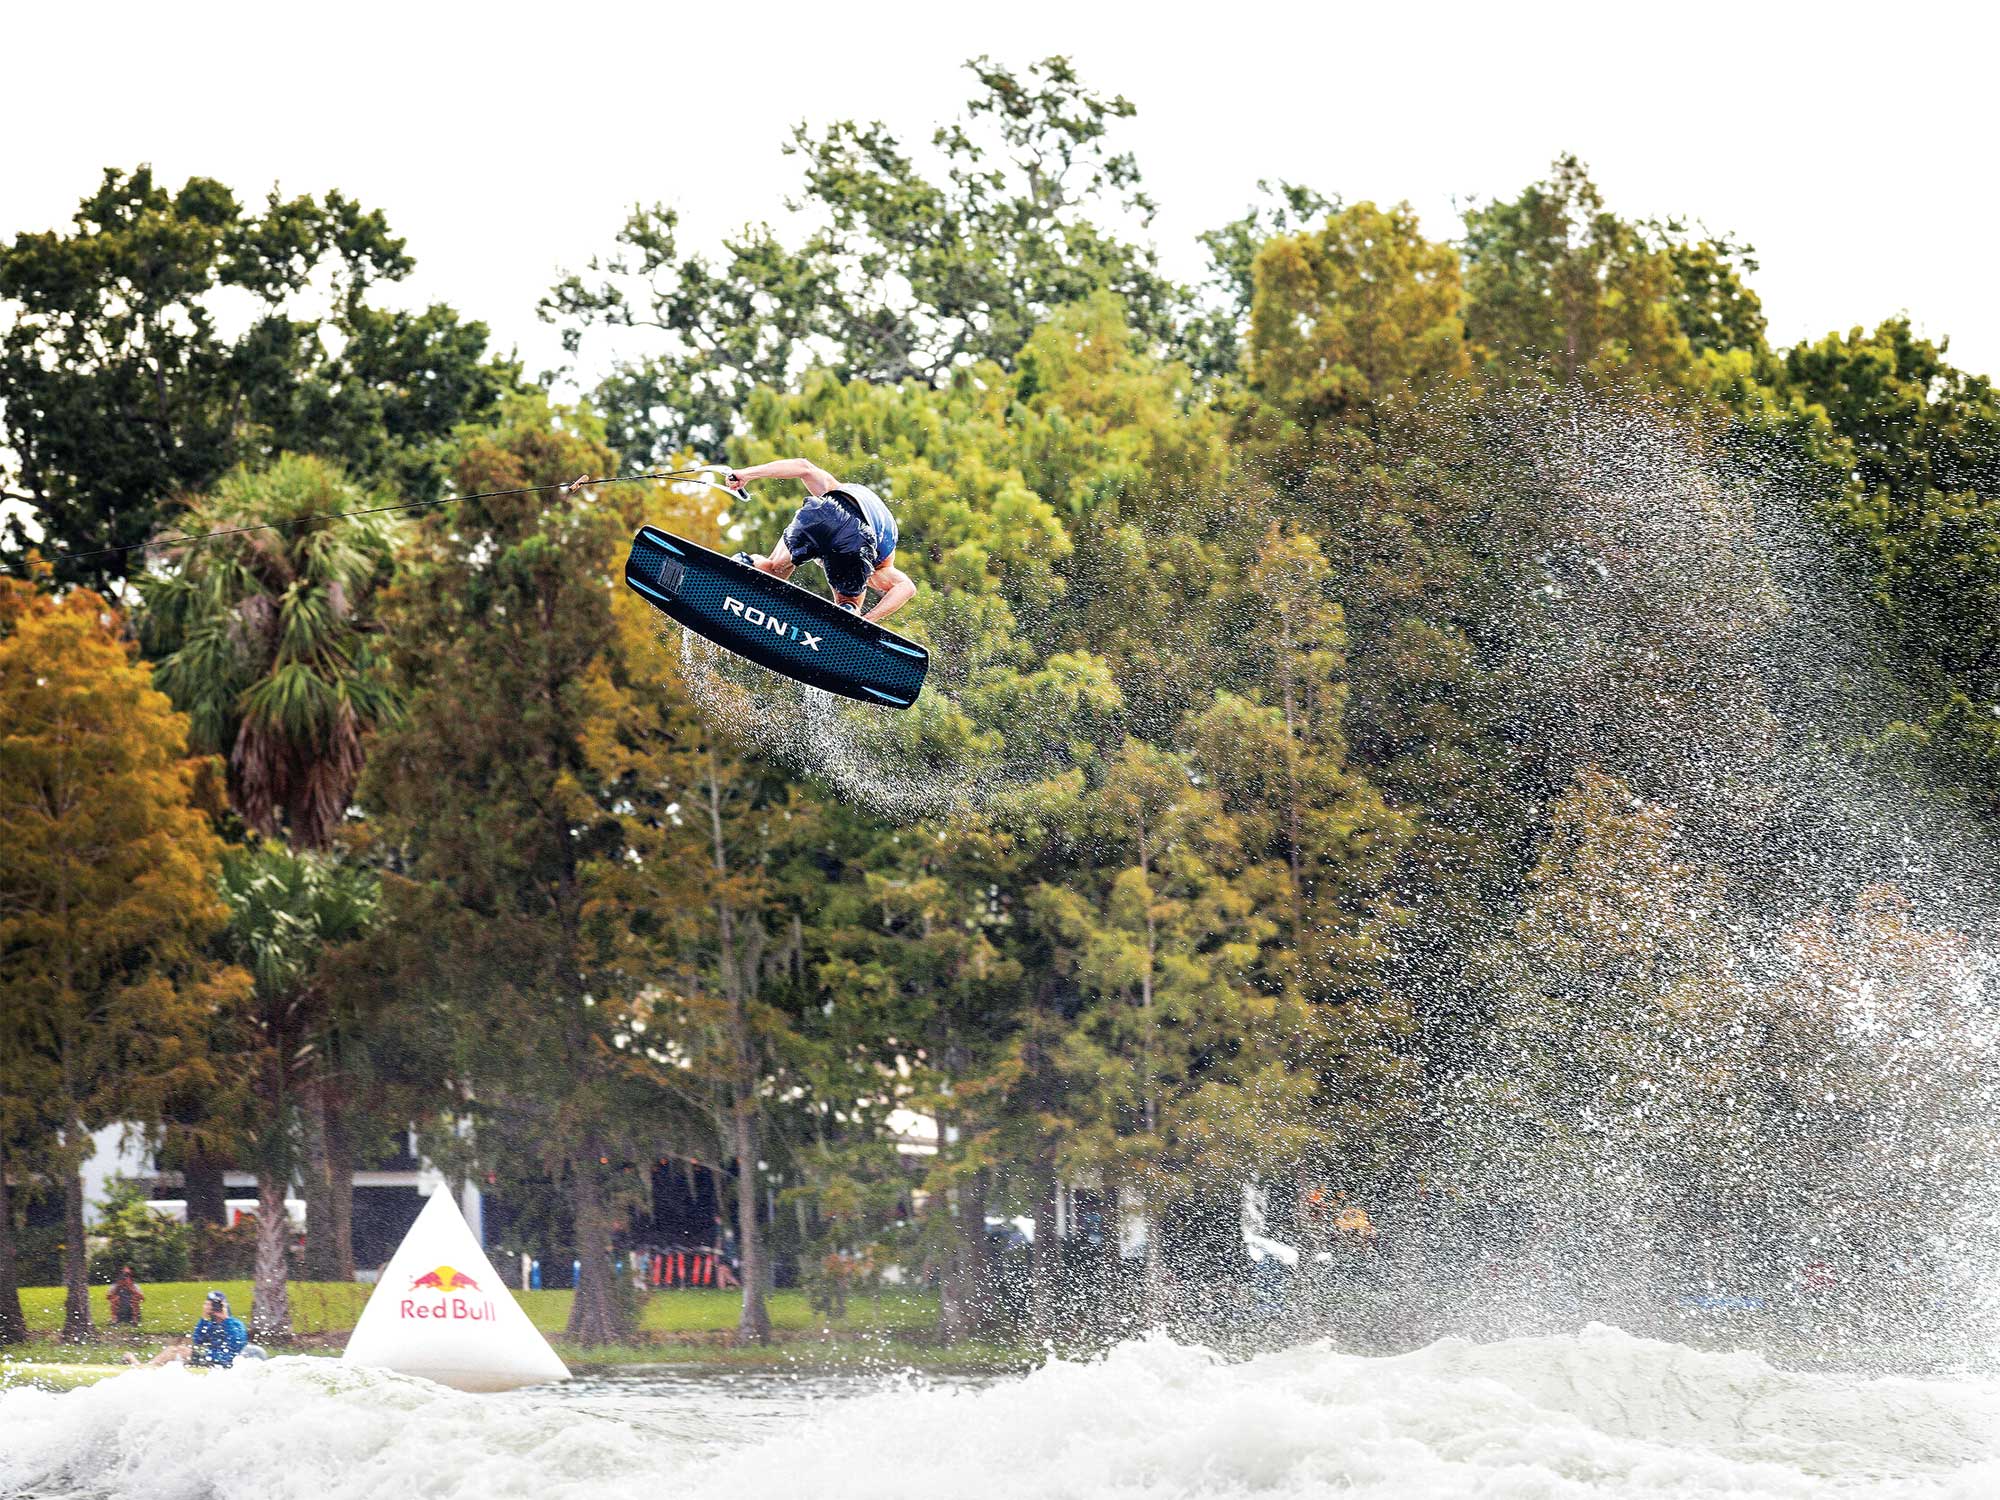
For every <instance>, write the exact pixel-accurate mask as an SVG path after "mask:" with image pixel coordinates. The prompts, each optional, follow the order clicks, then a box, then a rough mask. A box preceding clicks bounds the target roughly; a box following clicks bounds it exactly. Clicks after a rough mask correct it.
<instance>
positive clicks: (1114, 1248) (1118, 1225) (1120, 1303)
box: [1099, 1172, 1125, 1331]
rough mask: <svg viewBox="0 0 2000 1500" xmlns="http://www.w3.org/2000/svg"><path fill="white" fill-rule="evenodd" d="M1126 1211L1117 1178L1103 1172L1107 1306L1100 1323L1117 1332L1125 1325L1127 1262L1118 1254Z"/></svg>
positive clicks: (1105, 1295) (1105, 1304) (1105, 1293)
mask: <svg viewBox="0 0 2000 1500" xmlns="http://www.w3.org/2000/svg"><path fill="white" fill-rule="evenodd" d="M1124 1230H1125V1210H1124V1209H1123V1207H1122V1206H1121V1205H1120V1203H1119V1196H1118V1179H1117V1178H1115V1177H1113V1176H1112V1175H1111V1174H1110V1173H1109V1172H1106V1173H1105V1174H1104V1308H1103V1316H1102V1317H1101V1318H1100V1320H1099V1321H1100V1322H1102V1323H1103V1325H1104V1326H1105V1327H1106V1328H1109V1329H1112V1330H1114V1331H1116V1330H1119V1329H1122V1328H1123V1327H1124V1326H1125V1261H1124V1258H1123V1257H1122V1256H1121V1255H1120V1254H1119V1248H1120V1241H1121V1240H1122V1239H1123V1238H1124Z"/></svg>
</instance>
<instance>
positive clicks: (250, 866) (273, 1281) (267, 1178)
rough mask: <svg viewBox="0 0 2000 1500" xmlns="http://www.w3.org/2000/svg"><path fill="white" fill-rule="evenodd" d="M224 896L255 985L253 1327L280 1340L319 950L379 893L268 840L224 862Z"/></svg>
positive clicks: (250, 1056)
mask: <svg viewBox="0 0 2000 1500" xmlns="http://www.w3.org/2000/svg"><path fill="white" fill-rule="evenodd" d="M222 898H223V900H224V901H225V902H226V903H227V904H228V906H229V913H230V916H229V926H228V928H227V931H226V936H225V942H226V945H227V947H228V950H229V957H230V958H231V959H232V960H234V961H235V962H237V963H240V964H241V965H242V966H243V967H244V968H245V969H247V970H249V971H250V976H251V979H252V982H253V990H252V993H251V997H250V1000H249V1003H248V1005H247V1006H246V1007H245V1008H244V1009H243V1011H242V1012H240V1016H239V1019H240V1030H239V1032H238V1035H237V1036H236V1037H235V1038H234V1042H235V1045H237V1047H238V1048H239V1049H240V1051H241V1054H242V1055H243V1056H244V1057H245V1059H246V1061H247V1062H248V1063H249V1065H250V1078H251V1086H250V1099H251V1101H252V1113H251V1117H250V1118H249V1119H248V1120H246V1121H245V1122H244V1131H243V1135H244V1139H245V1141H246V1143H247V1144H248V1145H249V1147H250V1155H251V1158H252V1161H253V1163H254V1165H255V1168H256V1172H257V1266H256V1273H255V1275H256V1289H255V1292H254V1294H253V1296H254V1305H253V1308H252V1312H251V1317H252V1331H253V1332H254V1333H255V1334H256V1335H257V1336H258V1337H259V1338H282V1337H284V1336H286V1335H288V1334H290V1332H291V1299H290V1294H289V1292H288V1290H287V1278H286V1267H285V1240H286V1230H287V1224H286V1217H285V1194H286V1189H287V1188H288V1187H289V1186H290V1185H291V1182H292V1178H293V1176H294V1174H295V1169H296V1168H297V1166H298V1145H299V1131H298V1122H299V1118H300V1109H299V1106H300V1098H299V1095H300V1092H301V1089H302V1087H303V1086H304V1084H305V1083H306V1081H307V1080H309V1079H311V1078H312V1077H313V1075H314V1072H315V1069H316V1066H317V1058H316V1055H315V1054H316V1050H317V1049H316V1042H317V1039H318V1037H319V1035H320V1033H321V1031H322V1030H323V1028H324V1025H325V1022H326V1015H325V1012H326V1008H327V993H326V986H325V983H324V982H323V980H322V977H321V973H322V971H321V962H322V959H323V958H324V956H325V954H326V952H327V950H328V949H330V948H332V947H334V946H336V945H337V944H340V943H344V942H349V941H352V940H353V939H355V938H357V937H359V936H360V935H361V934H362V933H363V932H365V931H366V930H367V928H368V927H369V925H370V923H372V922H373V920H374V917H375V912H376V909H377V905H378V902H379V899H380V888H379V884H378V882H377V881H376V878H375V876H374V875H373V873H372V872H369V871H366V870H362V869H358V868H356V867H354V866H352V865H343V864H341V863H339V862H337V861H336V860H333V859H331V858H329V857H327V856H325V855H319V854H311V853H301V852H296V851H293V850H290V849H287V848H285V847H284V846H283V845H282V844H278V843H275V842H266V843H262V844H258V845H253V846H250V847H248V848H244V849H238V850H234V851H232V852H231V853H230V854H229V855H228V856H227V857H225V859H224V861H223V869H222Z"/></svg>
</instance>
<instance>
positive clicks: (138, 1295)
mask: <svg viewBox="0 0 2000 1500" xmlns="http://www.w3.org/2000/svg"><path fill="white" fill-rule="evenodd" d="M104 1300H105V1301H106V1302H107V1303H108V1304H109V1305H110V1308H111V1321H112V1322H114V1323H129V1324H131V1325H132V1327H134V1328H137V1327H138V1326H139V1304H140V1303H142V1302H144V1301H145V1300H146V1294H145V1293H144V1292H142V1291H140V1290H139V1283H138V1282H136V1281H134V1280H133V1279H132V1268H131V1267H130V1266H121V1267H120V1268H119V1270H118V1279H117V1280H116V1281H114V1282H112V1283H111V1290H110V1291H108V1292H106V1293H105V1294H104Z"/></svg>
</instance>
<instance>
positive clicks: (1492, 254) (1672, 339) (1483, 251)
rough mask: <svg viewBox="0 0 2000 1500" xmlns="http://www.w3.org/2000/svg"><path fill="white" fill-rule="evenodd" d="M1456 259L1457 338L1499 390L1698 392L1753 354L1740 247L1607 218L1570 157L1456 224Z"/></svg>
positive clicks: (1754, 335) (1754, 315) (1747, 251)
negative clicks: (1534, 382)
mask: <svg viewBox="0 0 2000 1500" xmlns="http://www.w3.org/2000/svg"><path fill="white" fill-rule="evenodd" d="M1464 253H1465V284H1466V290H1467V292H1468V294H1469V298H1470V301H1469V307H1468V311H1467V315H1466V328H1467V331H1468V332H1469V333H1470V335H1471V336H1472V338H1473V340H1474V341H1475V342H1476V343H1478V344H1480V345H1482V346H1483V347H1484V348H1485V349H1486V350H1487V351H1488V352H1489V356H1490V361H1491V362H1490V364H1489V369H1490V370H1491V372H1492V373H1493V374H1494V375H1495V376H1496V377H1498V378H1500V379H1502V380H1513V379H1520V378H1528V379H1544V380H1549V381H1553V382H1555V383H1557V384H1569V383H1572V382H1575V381H1578V380H1591V381H1598V382H1609V383H1612V384H1616V385H1622V386H1626V387H1628V388H1630V387H1637V388H1640V389H1646V388H1653V389H1669V390H1672V389H1679V390H1683V391H1698V390H1700V389H1702V388H1703V387H1705V386H1706V385H1707V384H1708V383H1709V382H1710V381H1712V380H1713V379H1715V378H1716V373H1717V371H1716V363H1717V360H1718V358H1719V356H1721V355H1722V354H1725V353H1727V352H1729V351H1730V350H1732V349H1742V350H1744V351H1745V352H1747V353H1751V354H1755V353H1758V352H1761V350H1762V348H1763V329H1764V321H1763V315H1762V312H1761V310H1760V309H1759V307H1758V305H1757V301H1756V298H1755V297H1754V296H1753V295H1752V294H1751V293H1750V292H1749V291H1748V289H1747V288H1746V286H1745V285H1744V280H1743V278H1744V276H1745V275H1747V274H1748V273H1749V272H1751V271H1754V270H1755V269H1756V260H1755V258H1754V254H1753V252H1752V250H1751V248H1750V247H1749V246H1747V245H1742V244H1739V243H1737V242H1736V241H1734V240H1732V239H1730V238H1728V237H1727V236H1724V237H1720V238H1717V237H1713V236H1706V235H1704V236H1702V237H1699V238H1697V237H1695V236H1693V235H1691V234H1690V233H1689V231H1688V230H1687V228H1686V227H1685V226H1684V225H1682V224H1680V223H1678V222H1677V221H1667V222H1665V223H1633V222H1630V221H1627V220H1624V219H1621V218H1619V217H1618V216H1617V215H1616V214H1614V213H1612V212H1611V211H1610V210H1609V209H1608V208H1607V207H1606V206H1605V203H1604V197H1603V195H1602V194H1601V193H1600V192H1599V191H1598V188H1597V185H1596V184H1595V183H1594V182H1592V181H1591V179H1590V174H1589V172H1588V170H1587V169H1586V168H1585V167H1584V165H1583V163H1582V162H1580V161H1578V160H1577V159H1576V158H1575V157H1574V156H1560V157H1558V158H1556V160H1555V162H1554V164H1553V165H1552V167H1551V169H1550V172H1549V176H1548V177H1547V178H1546V179H1545V180H1543V181H1541V182H1537V183H1534V184H1531V185H1530V186H1529V187H1528V188H1526V189H1525V190H1524V191H1523V192H1522V193H1521V195H1520V196H1519V197H1518V198H1515V199H1513V200H1511V201H1509V202H1496V203H1488V204H1483V205H1479V206H1476V207H1474V208H1473V209H1472V210H1471V211H1470V212H1468V213H1467V214H1466V216H1465V244H1464ZM1742 341H1747V343H1746V342H1742ZM1724 363H1726V361H1724Z"/></svg>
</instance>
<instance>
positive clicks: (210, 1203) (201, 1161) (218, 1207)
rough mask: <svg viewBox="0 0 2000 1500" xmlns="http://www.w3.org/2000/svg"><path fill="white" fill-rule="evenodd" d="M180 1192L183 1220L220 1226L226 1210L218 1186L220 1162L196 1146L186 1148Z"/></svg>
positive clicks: (226, 1206) (226, 1213)
mask: <svg viewBox="0 0 2000 1500" xmlns="http://www.w3.org/2000/svg"><path fill="white" fill-rule="evenodd" d="M181 1182H182V1184H183V1185H182V1188H181V1191H182V1192H183V1193H184V1194H185V1195H186V1196H187V1221H188V1223H190V1224H208V1225H212V1226H214V1227H215V1228H217V1229H220V1228H222V1227H223V1224H224V1222H225V1221H226V1219H227V1218H228V1214H229V1208H228V1205H227V1204H226V1203H225V1202H224V1201H223V1200H224V1199H225V1198H227V1197H228V1194H227V1192H225V1191H224V1189H223V1186H222V1163H221V1162H220V1161H217V1160H216V1159H215V1158H214V1157H213V1156H210V1155H209V1154H208V1152H207V1151H205V1150H204V1149H202V1148H201V1147H199V1146H189V1147H188V1150H187V1161H186V1163H185V1164H184V1165H183V1166H182V1167H181Z"/></svg>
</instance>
